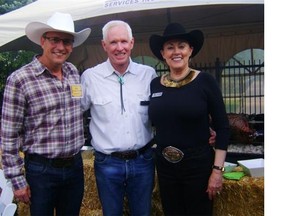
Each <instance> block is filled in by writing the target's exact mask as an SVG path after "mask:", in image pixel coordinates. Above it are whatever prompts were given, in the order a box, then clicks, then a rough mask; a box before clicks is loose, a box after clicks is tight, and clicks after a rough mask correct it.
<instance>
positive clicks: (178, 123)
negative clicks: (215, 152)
mask: <svg viewBox="0 0 288 216" xmlns="http://www.w3.org/2000/svg"><path fill="white" fill-rule="evenodd" d="M160 79H161V77H157V78H155V79H154V80H152V82H151V86H150V87H151V96H150V105H149V117H150V119H151V121H152V123H153V125H154V126H155V128H156V136H155V139H156V143H157V145H158V146H160V147H161V148H164V147H166V146H170V145H172V146H175V147H178V148H181V149H187V148H189V149H195V150H197V149H201V148H203V145H205V146H209V144H208V140H209V137H210V131H209V126H210V125H211V124H210V123H209V115H210V116H211V117H212V127H213V129H214V130H215V131H216V133H217V136H216V143H215V148H216V149H222V150H227V146H228V143H229V122H228V118H227V114H226V111H225V105H224V102H223V98H222V94H221V91H220V88H219V86H218V84H217V82H216V80H215V79H214V77H212V76H211V75H210V74H208V73H205V72H200V73H199V74H198V76H197V77H196V78H195V79H194V80H193V81H192V82H190V83H188V84H186V85H184V86H182V87H180V88H173V87H165V86H163V85H162V84H161V83H160ZM207 148H208V147H207Z"/></svg>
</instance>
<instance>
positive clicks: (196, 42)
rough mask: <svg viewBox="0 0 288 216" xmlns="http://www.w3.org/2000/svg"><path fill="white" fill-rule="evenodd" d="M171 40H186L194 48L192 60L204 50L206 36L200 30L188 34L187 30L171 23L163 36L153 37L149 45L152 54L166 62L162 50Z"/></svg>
mask: <svg viewBox="0 0 288 216" xmlns="http://www.w3.org/2000/svg"><path fill="white" fill-rule="evenodd" d="M171 39H184V40H186V41H188V43H189V44H190V46H192V47H193V53H192V55H191V56H190V58H192V57H194V56H195V55H196V54H197V53H198V52H199V51H200V49H201V48H202V45H203V43H204V35H203V33H202V31H200V30H193V31H190V32H186V30H185V28H184V27H183V26H182V25H181V24H179V23H170V24H168V25H167V26H166V28H165V30H164V32H163V35H162V36H161V35H155V34H153V35H151V36H150V38H149V45H150V49H151V51H152V53H153V54H154V55H155V56H156V57H157V58H158V59H160V60H161V61H164V59H163V57H162V55H161V52H160V50H162V49H163V44H164V43H165V42H167V41H168V40H171Z"/></svg>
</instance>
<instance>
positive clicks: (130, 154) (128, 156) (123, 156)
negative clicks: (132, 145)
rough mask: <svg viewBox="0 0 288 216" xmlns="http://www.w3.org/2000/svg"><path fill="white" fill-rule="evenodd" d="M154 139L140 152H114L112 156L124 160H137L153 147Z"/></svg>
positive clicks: (139, 150)
mask: <svg viewBox="0 0 288 216" xmlns="http://www.w3.org/2000/svg"><path fill="white" fill-rule="evenodd" d="M153 144H154V143H153V139H152V140H151V141H150V142H148V143H147V144H146V145H145V146H143V147H142V148H140V149H138V150H128V151H121V152H112V153H111V156H113V157H117V158H120V159H123V160H130V159H135V158H136V157H138V156H139V155H141V154H143V153H144V152H145V151H146V150H148V149H149V148H150V147H151V146H152V145H153Z"/></svg>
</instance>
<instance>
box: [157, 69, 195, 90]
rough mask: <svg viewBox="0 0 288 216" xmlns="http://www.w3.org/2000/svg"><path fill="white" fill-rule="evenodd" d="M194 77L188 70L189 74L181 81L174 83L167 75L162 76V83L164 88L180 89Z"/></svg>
mask: <svg viewBox="0 0 288 216" xmlns="http://www.w3.org/2000/svg"><path fill="white" fill-rule="evenodd" d="M194 75H195V71H194V70H192V69H190V72H189V73H188V74H187V75H186V76H185V77H184V78H183V79H181V80H178V81H175V80H173V79H171V78H170V75H169V73H168V74H164V75H163V76H162V83H163V85H164V86H166V87H172V88H180V87H182V86H184V85H186V84H187V83H189V82H191V81H192V79H193V77H194Z"/></svg>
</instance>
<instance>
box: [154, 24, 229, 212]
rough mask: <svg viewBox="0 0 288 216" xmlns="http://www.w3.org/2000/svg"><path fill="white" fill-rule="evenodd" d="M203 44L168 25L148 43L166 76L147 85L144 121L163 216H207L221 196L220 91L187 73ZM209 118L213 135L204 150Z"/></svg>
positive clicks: (224, 141) (224, 129) (225, 128)
mask: <svg viewBox="0 0 288 216" xmlns="http://www.w3.org/2000/svg"><path fill="white" fill-rule="evenodd" d="M203 42H204V37H203V33H202V32H201V31H199V30H194V31H190V32H186V31H185V29H184V28H183V26H182V25H180V24H178V23H171V24H169V25H168V26H167V27H166V28H165V30H164V33H163V35H162V36H160V35H152V36H151V37H150V48H151V50H152V52H153V54H154V55H155V56H156V57H157V58H158V59H160V60H162V61H164V62H165V63H166V64H167V65H168V66H169V69H170V72H169V73H168V74H166V75H163V76H161V77H157V78H155V79H154V80H153V81H152V82H151V98H150V106H149V116H150V119H151V121H152V123H153V124H154V126H155V128H156V137H155V138H156V143H157V148H156V166H157V173H158V180H159V186H160V195H161V200H162V206H163V210H164V213H165V215H212V207H213V203H212V200H213V197H215V196H216V195H217V194H219V193H220V191H221V190H222V172H223V166H224V161H225V157H226V150H227V146H228V141H229V123H228V119H227V115H226V111H225V105H224V103H223V98H222V95H221V91H220V89H219V87H218V85H217V83H216V80H215V79H214V78H213V77H212V76H211V75H209V74H207V73H204V72H200V71H197V70H194V69H192V68H190V67H189V60H190V58H192V57H194V56H195V55H196V54H197V53H198V52H199V51H200V49H201V47H202V45H203ZM209 116H211V118H212V127H213V129H214V130H215V131H216V133H217V139H216V142H215V145H214V146H211V145H209V136H210V132H209V129H210V128H209V126H211V125H210V124H209V123H210V121H209Z"/></svg>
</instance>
